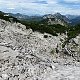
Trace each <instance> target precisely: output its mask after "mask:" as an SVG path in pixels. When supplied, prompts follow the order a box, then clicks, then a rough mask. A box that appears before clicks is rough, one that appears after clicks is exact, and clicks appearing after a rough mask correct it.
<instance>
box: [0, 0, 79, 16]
mask: <svg viewBox="0 0 80 80" xmlns="http://www.w3.org/2000/svg"><path fill="white" fill-rule="evenodd" d="M0 11H3V12H7V13H15V14H16V13H21V14H25V15H44V14H54V13H57V12H59V13H61V14H63V15H66V14H70V15H80V0H17V1H14V0H0Z"/></svg>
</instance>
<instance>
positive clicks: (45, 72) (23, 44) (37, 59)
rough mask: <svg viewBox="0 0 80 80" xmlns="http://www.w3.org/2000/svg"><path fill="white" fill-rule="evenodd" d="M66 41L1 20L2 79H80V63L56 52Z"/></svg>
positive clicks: (0, 66)
mask: <svg viewBox="0 0 80 80" xmlns="http://www.w3.org/2000/svg"><path fill="white" fill-rule="evenodd" d="M45 34H46V35H48V38H44V35H45ZM64 38H65V35H59V36H57V37H56V36H52V35H50V34H47V33H44V34H41V33H39V32H33V31H32V29H26V26H24V25H22V24H20V23H10V22H7V21H4V20H1V19H0V80H80V63H79V62H76V61H75V60H74V59H73V58H72V57H68V56H64V57H63V56H61V55H60V54H59V53H56V48H57V45H61V44H62V42H61V41H60V39H63V40H64ZM53 49H54V55H53V54H51V50H53ZM59 49H60V47H59Z"/></svg>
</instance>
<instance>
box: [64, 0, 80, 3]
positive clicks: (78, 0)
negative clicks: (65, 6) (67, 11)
mask: <svg viewBox="0 0 80 80" xmlns="http://www.w3.org/2000/svg"><path fill="white" fill-rule="evenodd" d="M64 1H65V2H67V3H80V0H64Z"/></svg>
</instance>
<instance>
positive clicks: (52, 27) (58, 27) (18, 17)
mask: <svg viewBox="0 0 80 80" xmlns="http://www.w3.org/2000/svg"><path fill="white" fill-rule="evenodd" d="M71 18H72V16H70V15H69V16H67V17H66V16H64V15H61V14H60V13H56V14H48V15H44V16H27V15H22V14H20V13H17V14H12V13H4V12H0V19H4V20H6V21H10V22H19V23H21V24H23V25H25V26H26V29H28V28H31V29H32V30H33V31H38V32H41V33H45V32H46V33H49V34H52V35H54V36H57V35H58V33H60V34H61V33H66V32H67V35H68V40H69V39H71V38H74V37H76V36H77V35H78V34H79V33H80V25H79V24H78V25H75V26H72V25H70V24H71V23H72V22H70V21H71V20H73V18H72V19H71ZM74 20H75V17H74ZM75 21H76V20H75Z"/></svg>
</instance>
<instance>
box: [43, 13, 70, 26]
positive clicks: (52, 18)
mask: <svg viewBox="0 0 80 80" xmlns="http://www.w3.org/2000/svg"><path fill="white" fill-rule="evenodd" d="M43 21H47V22H48V24H50V25H53V24H60V25H63V26H64V25H68V23H69V20H68V18H67V17H66V16H64V15H61V14H60V13H55V14H48V15H44V16H43Z"/></svg>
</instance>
